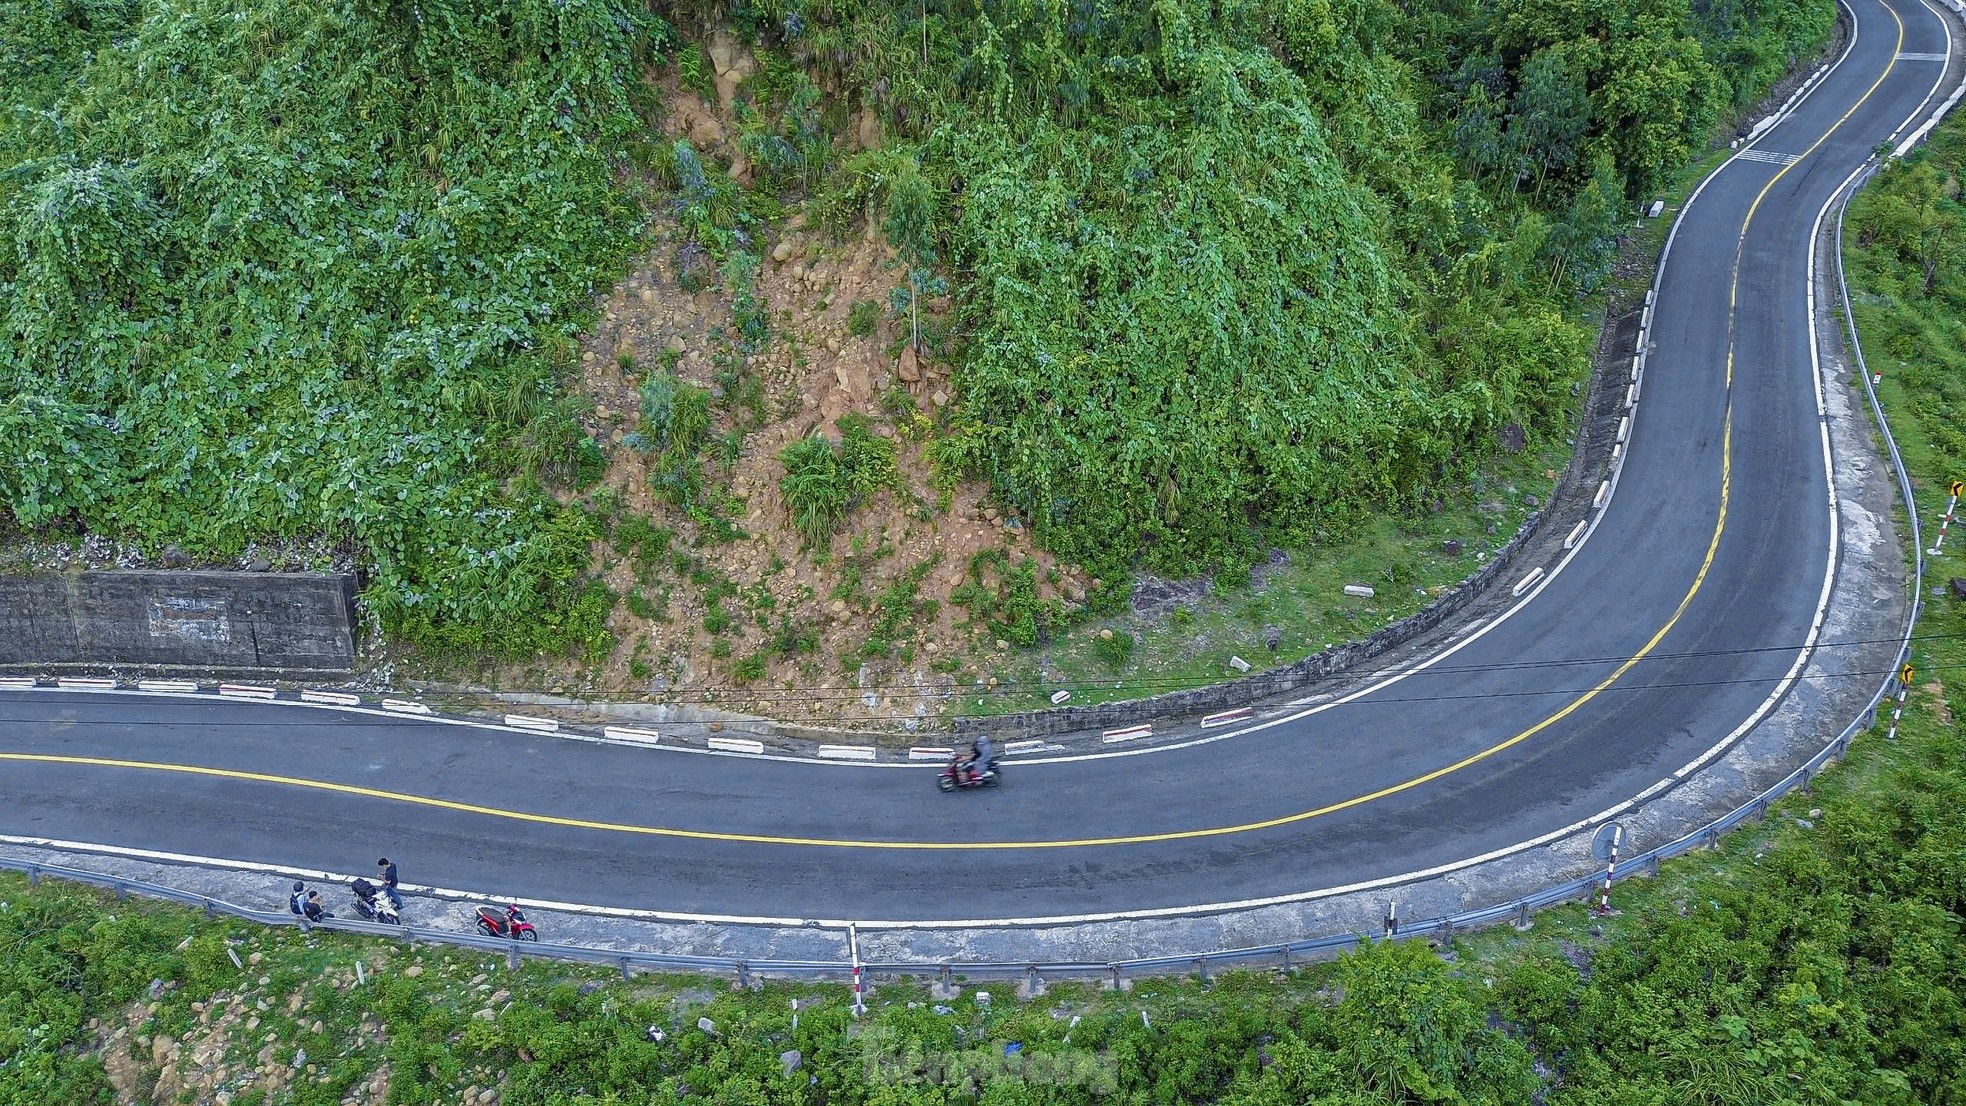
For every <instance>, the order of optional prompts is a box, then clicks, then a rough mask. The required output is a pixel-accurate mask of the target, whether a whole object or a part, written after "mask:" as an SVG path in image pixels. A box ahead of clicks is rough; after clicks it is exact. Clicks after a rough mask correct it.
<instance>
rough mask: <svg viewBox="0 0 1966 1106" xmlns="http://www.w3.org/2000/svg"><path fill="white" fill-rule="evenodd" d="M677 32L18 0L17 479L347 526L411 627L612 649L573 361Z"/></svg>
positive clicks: (497, 646) (629, 24)
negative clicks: (585, 504)
mask: <svg viewBox="0 0 1966 1106" xmlns="http://www.w3.org/2000/svg"><path fill="white" fill-rule="evenodd" d="M667 39H668V31H667V29H666V28H665V27H664V26H663V25H662V24H661V23H660V22H658V21H656V20H655V19H653V18H652V17H651V16H649V15H648V14H647V13H646V12H645V10H644V9H643V8H641V7H640V6H637V5H632V4H621V3H616V2H613V0H578V2H575V3H554V4H546V3H540V2H532V0H519V2H516V3H512V4H509V5H504V6H501V7H500V8H499V9H497V10H496V11H494V10H492V9H489V8H484V9H479V8H473V9H469V10H466V9H457V10H455V11H450V10H448V9H447V10H446V12H445V14H443V15H442V16H426V15H423V14H413V13H412V11H411V10H410V9H408V8H404V7H401V6H394V5H388V4H372V3H366V2H364V3H356V4H352V5H341V6H334V5H322V4H318V3H303V4H299V5H294V4H275V3H267V2H254V0H248V2H246V3H243V4H242V3H217V2H212V0H191V2H189V3H184V4H174V5H164V4H159V3H140V2H135V0H131V2H107V3H90V4H81V3H67V2H59V3H24V4H22V3H14V4H6V5H0V72H4V73H5V74H6V93H5V99H6V107H7V120H8V122H7V124H6V126H4V127H0V241H4V242H5V243H6V247H5V248H4V249H0V311H4V329H3V330H0V333H4V335H5V337H4V339H0V397H4V398H0V442H4V443H5V445H4V447H3V448H4V460H5V462H6V463H5V464H0V473H4V474H3V475H0V503H3V504H4V505H5V507H6V508H7V510H9V511H11V512H12V514H13V516H14V518H15V519H16V520H17V521H18V522H19V523H20V524H21V525H22V526H24V527H29V528H33V527H49V528H53V529H55V530H65V529H72V528H77V527H80V528H86V529H87V530H90V531H94V532H99V533H105V534H110V535H114V536H118V537H122V538H128V539H133V540H135V541H138V542H141V543H143V544H145V545H148V546H150V547H152V548H153V549H154V548H157V547H160V546H161V545H162V544H163V543H165V542H167V541H168V542H175V543H178V544H179V545H180V546H182V547H184V548H186V549H188V550H190V551H192V552H194V553H199V554H206V555H213V556H224V555H231V554H234V553H236V552H237V551H239V550H240V549H241V548H243V547H244V545H245V544H246V543H247V542H248V541H251V540H254V539H259V538H264V537H268V536H306V535H322V534H325V535H329V536H333V537H337V538H339V537H348V538H352V539H353V540H355V541H356V542H358V543H359V544H360V546H361V547H362V548H363V549H364V550H365V551H366V554H367V557H368V559H369V562H370V564H369V568H370V573H371V580H372V586H371V587H370V589H369V592H368V597H369V599H370V601H371V602H372V603H373V604H374V606H375V609H376V610H377V611H378V612H379V613H380V615H381V616H382V620H383V624H384V626H385V627H386V628H387V629H389V630H390V631H392V632H394V633H396V634H399V635H401V636H402V637H404V638H406V639H408V640H410V641H412V642H415V643H418V644H422V645H428V646H433V647H439V648H446V649H460V650H468V651H473V652H493V653H502V654H507V655H525V654H530V653H534V652H539V651H546V650H563V649H567V648H576V649H588V650H605V648H606V647H607V644H608V643H607V635H606V630H605V627H604V619H605V616H606V613H607V603H606V601H605V592H604V591H596V590H594V589H593V588H592V587H589V586H586V585H584V584H583V583H582V579H581V578H582V574H583V573H584V572H585V571H586V569H587V565H588V544H589V542H591V541H592V540H593V539H594V537H595V536H596V535H595V534H594V533H593V532H592V531H591V529H589V527H588V526H587V525H586V523H585V522H584V521H583V520H582V519H581V517H580V516H579V514H578V513H577V512H574V511H571V510H569V509H568V508H565V507H562V506H560V505H559V504H558V503H557V502H556V501H555V500H554V499H553V498H552V497H551V496H550V495H548V494H547V488H548V486H551V485H556V484H570V483H571V484H577V483H579V482H581V481H582V480H584V479H589V478H591V476H592V474H593V473H594V472H595V471H596V470H597V463H598V459H599V454H598V450H597V449H596V448H595V447H594V446H593V444H592V443H590V442H588V441H587V439H586V437H585V435H584V434H583V433H582V432H581V430H580V427H579V425H578V423H577V422H576V419H575V416H576V415H577V414H578V411H577V410H576V408H575V407H574V406H573V404H572V403H571V402H570V401H569V400H568V399H567V398H565V392H564V390H563V387H562V378H563V376H564V374H565V373H566V372H567V371H568V369H569V366H570V365H571V364H572V360H573V358H572V354H573V348H574V347H573V344H572V341H571V339H572V336H573V334H574V333H575V332H576V330H577V329H578V327H579V325H580V323H581V316H582V313H583V312H584V311H585V310H587V302H588V296H589V295H590V292H591V290H592V289H593V288H594V287H595V286H596V285H597V284H603V283H606V282H607V281H609V280H610V279H611V278H612V277H613V275H614V274H615V272H616V271H617V270H618V268H619V266H620V264H621V262H622V260H623V258H624V257H625V256H626V254H627V253H628V252H629V251H631V250H633V249H634V248H635V244H636V241H637V227H638V226H639V224H640V222H641V220H642V216H641V214H640V211H639V208H638V205H637V204H636V203H635V201H634V200H633V198H632V196H631V195H630V194H629V193H628V192H626V191H624V190H623V189H622V188H621V187H619V185H618V184H617V177H618V175H619V174H620V173H621V172H622V171H623V170H624V169H625V168H627V167H628V164H629V161H630V155H629V153H628V151H629V150H631V149H633V148H635V143H636V142H637V139H638V135H639V134H640V133H641V132H642V131H643V129H644V124H643V122H642V119H641V116H640V115H638V112H639V111H640V109H642V108H644V107H645V106H646V105H644V104H643V103H642V100H643V99H644V98H645V97H646V93H645V92H644V91H643V89H644V88H645V86H644V85H643V83H642V82H641V80H640V77H639V74H640V72H641V70H642V68H643V67H644V66H645V65H647V64H650V63H651V62H652V61H654V60H655V59H654V54H653V52H654V51H656V50H657V49H659V48H661V47H662V46H663V45H664V44H665V43H666V42H667Z"/></svg>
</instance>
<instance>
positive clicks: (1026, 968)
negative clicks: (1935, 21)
mask: <svg viewBox="0 0 1966 1106" xmlns="http://www.w3.org/2000/svg"><path fill="white" fill-rule="evenodd" d="M1878 167H1879V163H1878V161H1877V159H1876V158H1874V157H1873V158H1872V160H1871V161H1870V162H1869V163H1867V164H1866V166H1865V167H1864V168H1862V169H1860V170H1859V171H1858V172H1857V173H1854V174H1852V176H1851V180H1852V182H1853V183H1851V184H1848V185H1846V187H1845V188H1844V190H1843V192H1842V194H1841V195H1840V196H1838V197H1837V199H1836V201H1835V203H1836V213H1837V214H1836V228H1835V243H1836V248H1835V250H1834V251H1833V253H1832V257H1833V264H1834V265H1835V268H1836V281H1837V288H1838V290H1839V292H1840V294H1841V297H1842V302H1843V318H1844V323H1845V326H1846V328H1847V329H1848V333H1849V337H1850V345H1851V349H1852V351H1853V353H1854V355H1855V357H1856V361H1857V367H1858V370H1859V373H1860V374H1861V375H1862V377H1863V381H1864V391H1865V393H1866V394H1867V395H1868V397H1869V400H1870V408H1871V413H1872V415H1873V417H1874V418H1875V419H1876V422H1877V426H1878V428H1879V430H1880V432H1881V433H1882V434H1883V436H1884V443H1885V447H1886V449H1887V451H1888V453H1889V455H1890V458H1891V467H1892V470H1893V471H1894V472H1895V473H1896V474H1897V478H1898V492H1899V495H1900V496H1901V497H1902V498H1903V501H1904V504H1905V514H1906V517H1907V520H1908V522H1909V524H1910V528H1911V546H1912V551H1913V569H1912V593H1911V606H1910V611H1909V613H1908V615H1907V617H1906V620H1905V628H1904V634H1903V636H1902V637H1901V638H1900V640H1899V644H1898V653H1897V661H1896V662H1895V663H1893V665H1892V666H1891V667H1892V668H1893V669H1894V670H1895V669H1896V668H1897V665H1898V664H1899V663H1902V662H1903V661H1904V660H1905V659H1906V658H1907V657H1908V656H1909V655H1910V653H1911V639H1912V634H1913V631H1914V630H1915V628H1916V626H1917V623H1918V616H1919V614H1920V612H1921V609H1922V602H1921V596H1922V591H1923V587H1924V580H1925V547H1924V542H1923V540H1922V535H1921V533H1920V530H1919V524H1918V507H1917V502H1916V500H1915V499H1914V498H1913V496H1912V490H1911V477H1910V474H1908V473H1907V472H1906V471H1905V466H1904V458H1903V457H1902V455H1900V453H1899V451H1898V443H1897V440H1896V439H1895V438H1893V437H1892V435H1891V427H1890V424H1889V423H1888V422H1886V421H1885V417H1884V407H1883V404H1882V403H1881V402H1879V400H1878V397H1877V390H1876V388H1875V387H1874V386H1873V385H1872V382H1871V375H1870V370H1869V368H1868V366H1867V365H1866V364H1865V362H1864V355H1863V345H1862V343H1861V341H1860V340H1859V339H1858V335H1857V324H1856V319H1855V317H1854V316H1853V315H1852V314H1851V311H1850V290H1849V286H1848V284H1847V283H1846V282H1845V279H1844V272H1843V215H1844V210H1845V208H1846V207H1847V205H1848V203H1849V198H1850V196H1851V195H1853V194H1854V193H1855V192H1856V190H1857V189H1858V188H1860V187H1862V186H1863V184H1864V183H1865V182H1867V181H1869V180H1870V178H1871V177H1872V176H1874V175H1875V174H1876V172H1877V170H1878ZM1894 682H1895V673H1894V674H1893V675H1892V676H1887V677H1886V678H1885V679H1884V681H1883V682H1882V683H1880V684H1879V686H1878V689H1877V691H1876V692H1875V693H1873V694H1872V695H1871V698H1870V702H1869V703H1868V704H1867V705H1866V706H1865V707H1864V709H1863V711H1862V712H1860V713H1859V714H1858V716H1857V717H1856V718H1855V719H1853V720H1852V721H1851V722H1850V724H1849V725H1848V726H1845V727H1844V729H1843V732H1842V733H1840V734H1838V735H1837V736H1836V739H1835V740H1834V741H1832V742H1830V743H1829V744H1828V745H1826V746H1824V747H1823V748H1822V750H1820V751H1819V752H1817V753H1816V754H1815V755H1814V756H1812V757H1810V758H1809V760H1808V761H1807V762H1806V763H1804V764H1803V765H1802V766H1801V767H1799V768H1797V769H1796V770H1794V771H1793V772H1790V773H1789V774H1788V775H1786V776H1784V777H1782V779H1781V780H1779V781H1777V782H1776V783H1775V784H1774V785H1773V786H1771V787H1769V788H1768V789H1767V790H1765V791H1763V792H1762V793H1761V794H1760V795H1757V796H1756V797H1755V798H1753V799H1751V800H1749V801H1748V802H1746V803H1744V804H1742V805H1741V806H1739V807H1737V808H1735V809H1734V810H1732V811H1729V812H1728V813H1727V814H1724V815H1722V816H1721V817H1719V818H1717V819H1715V820H1713V821H1712V822H1709V823H1707V824H1706V825H1704V826H1701V827H1700V828H1699V829H1696V830H1694V831H1692V832H1691V833H1688V834H1686V835H1684V836H1682V837H1680V838H1679V839H1677V840H1675V841H1671V842H1669V843H1667V844H1664V845H1661V846H1659V847H1657V848H1654V849H1650V850H1648V851H1646V852H1643V853H1639V854H1637V855H1635V856H1633V857H1631V858H1629V859H1628V860H1624V861H1622V862H1621V863H1620V865H1619V866H1618V870H1617V871H1616V872H1615V873H1614V874H1612V875H1611V876H1610V879H1611V880H1612V881H1613V882H1617V881H1622V880H1625V879H1630V878H1632V877H1633V876H1637V875H1648V876H1649V875H1653V874H1656V873H1657V871H1658V867H1659V864H1660V863H1661V862H1662V861H1665V860H1670V859H1672V858H1673V857H1677V856H1681V855H1684V854H1686V853H1689V852H1692V851H1693V850H1695V849H1699V848H1706V847H1714V846H1717V845H1718V844H1719V841H1720V837H1721V835H1722V834H1724V833H1726V832H1727V831H1729V830H1731V829H1733V828H1735V827H1736V826H1739V825H1741V824H1742V823H1744V822H1748V821H1753V820H1758V819H1760V818H1761V817H1763V816H1764V815H1765V814H1766V813H1767V810H1768V808H1769V806H1770V805H1771V804H1772V803H1774V802H1775V800H1777V799H1779V798H1781V797H1782V796H1784V795H1787V794H1788V793H1789V792H1790V791H1793V790H1794V789H1795V788H1797V787H1799V786H1802V785H1803V784H1806V783H1807V782H1808V781H1809V780H1810V779H1811V778H1813V777H1814V776H1815V775H1816V774H1817V773H1819V772H1821V771H1823V770H1824V769H1825V768H1826V767H1828V766H1829V764H1830V763H1831V762H1832V761H1834V760H1836V759H1838V758H1840V757H1842V756H1843V755H1844V754H1845V753H1846V752H1848V750H1849V748H1850V742H1851V740H1852V739H1854V738H1855V737H1856V735H1857V734H1858V733H1859V732H1861V731H1863V730H1865V729H1868V728H1870V726H1871V725H1872V724H1873V723H1874V721H1875V719H1876V713H1877V708H1878V705H1879V704H1880V703H1882V702H1883V701H1884V699H1885V697H1886V696H1887V695H1889V694H1890V692H1891V687H1892V685H1893V683H1894ZM0 868H10V869H13V870H15V871H20V872H25V873H27V875H28V878H29V880H30V881H38V880H39V879H40V877H41V876H43V875H53V876H57V877H60V878H62V879H69V880H74V881H77V882H81V883H89V884H94V885H96V886H99V887H107V888H110V889H112V890H114V891H115V892H116V894H117V896H118V897H119V898H120V897H122V896H124V895H126V894H129V893H131V892H135V893H137V894H140V895H144V896H146V897H149V898H157V899H165V900H168V901H171V902H177V903H181V904H184V905H187V906H193V907H198V908H200V909H202V910H203V911H204V912H205V913H206V914H208V915H218V914H225V915H229V916H231V917H236V918H241V919H244V920H247V921H252V922H258V923H260V924H262V925H273V926H298V927H299V928H301V929H302V930H309V931H311V930H314V929H324V930H329V931H332V932H344V933H361V934H366V935H368V936H374V937H399V938H402V939H404V940H407V941H409V942H411V943H412V944H414V943H416V942H419V941H420V942H424V943H426V944H443V945H452V946H457V947H462V948H473V949H479V950H483V951H487V952H500V953H503V954H504V955H505V957H506V961H507V963H508V965H510V966H512V967H515V968H516V967H517V966H518V964H519V961H520V958H521V957H523V956H533V957H544V958H550V959H555V960H567V961H577V962H584V963H593V964H607V965H610V966H613V967H616V968H618V969H619V970H620V971H621V972H622V974H623V975H624V976H625V975H627V974H629V973H630V972H631V971H633V970H634V969H637V968H640V969H645V970H656V971H661V970H669V971H689V972H708V973H719V974H724V973H734V974H735V975H736V977H737V979H738V981H739V982H740V983H744V982H747V981H748V979H749V977H750V976H752V975H774V976H804V977H835V976H837V977H841V978H846V977H849V976H850V975H851V974H852V972H853V971H854V969H855V967H856V965H855V963H854V962H853V961H848V960H837V961H825V960H770V959H759V960H744V959H737V958H733V957H722V956H697V955H687V954H665V953H647V952H624V951H621V950H617V949H603V948H594V947H591V946H586V945H562V944H553V943H550V942H539V943H533V942H518V941H513V940H510V939H507V938H502V937H486V936H484V935H483V934H480V933H460V932H455V931H450V930H436V929H428V928H425V927H422V926H414V925H407V924H405V925H385V924H380V923H375V922H364V921H359V920H356V919H342V918H333V919H324V920H322V921H319V922H308V921H305V920H303V919H301V918H300V917H298V916H296V915H294V914H290V913H286V912H280V911H263V910H253V909H251V908H249V907H243V906H238V905H235V904H232V903H227V902H224V901H222V900H219V899H214V898H212V897H210V896H206V895H200V894H195V893H193V892H190V891H184V890H180V889H178V888H175V887H167V886H164V885H162V884H156V883H146V882H144V881H141V880H132V879H123V878H120V877H116V876H107V875H103V874H101V873H97V872H89V871H85V870H82V869H78V868H67V867H62V866H59V865H51V864H36V863H30V862H27V861H23V860H16V859H13V858H10V857H4V856H0ZM1605 878H1606V877H1605V875H1603V874H1601V873H1598V872H1595V871H1593V872H1590V873H1587V874H1585V875H1582V876H1578V877H1576V878H1574V879H1569V880H1565V881H1563V882H1561V883H1557V884H1555V885H1553V886H1550V887H1546V888H1544V889H1543V890H1541V891H1538V892H1535V893H1533V894H1529V895H1524V896H1521V897H1519V898H1515V899H1511V900H1509V901H1508V902H1504V903H1498V904H1496V905H1494V906H1488V907H1482V908H1480V909H1476V910H1468V911H1462V912H1460V913H1456V914H1450V915H1446V916H1444V917H1439V918H1432V919H1428V920H1425V921H1420V922H1412V923H1407V924H1404V925H1400V926H1398V927H1397V928H1396V929H1395V930H1394V932H1392V933H1390V934H1388V935H1387V936H1388V937H1390V938H1392V939H1395V940H1398V939H1410V938H1423V939H1438V940H1445V939H1448V938H1451V937H1452V936H1453V935H1454V934H1456V933H1458V932H1461V931H1465V930H1472V929H1479V928H1482V927H1486V926H1491V925H1497V924H1501V923H1505V922H1512V921H1513V922H1526V921H1527V920H1528V919H1529V917H1530V915H1531V914H1533V913H1534V912H1535V911H1537V910H1540V909H1544V908H1547V907H1550V906H1555V905H1557V904H1560V903H1565V902H1571V901H1576V900H1578V899H1582V898H1587V897H1588V896H1589V894H1590V893H1591V892H1592V891H1593V890H1595V889H1596V888H1598V887H1599V886H1601V884H1602V882H1603V880H1604V879H1605ZM1369 939H1370V938H1368V937H1367V936H1365V935H1364V934H1360V933H1338V934H1330V935H1327V936H1323V937H1312V938H1307V939H1305V940H1301V941H1290V942H1284V943H1281V944H1269V945H1255V946H1249V947H1245V948H1236V949H1224V950H1218V951H1214V952H1206V953H1183V954H1175V955H1170V956H1149V957H1136V958H1131V959H1124V960H1111V961H1089V960H1079V961H1046V962H1028V961H1027V962H1004V961H998V962H968V963H958V962H938V961H912V962H911V961H865V962H861V963H859V964H858V967H859V968H860V969H861V970H862V971H864V972H869V973H878V974H882V975H906V976H928V975H936V974H940V975H942V976H943V977H945V978H946V977H947V976H949V975H951V974H954V973H961V974H962V975H964V976H969V977H986V978H1019V977H1023V978H1032V979H1036V978H1042V977H1108V978H1111V979H1113V980H1115V981H1117V980H1118V979H1120V978H1121V977H1123V976H1132V975H1154V974H1166V973H1172V972H1188V971H1194V972H1196V973H1198V974H1200V975H1201V976H1203V977H1204V978H1205V977H1206V976H1207V975H1208V973H1209V972H1210V970H1222V969H1227V968H1236V967H1249V966H1263V967H1268V966H1281V967H1285V968H1288V967H1289V966H1290V965H1291V963H1292V962H1293V961H1294V960H1301V959H1307V958H1315V957H1317V956H1318V955H1320V954H1329V953H1333V952H1338V951H1342V950H1345V949H1349V948H1353V947H1355V946H1356V945H1358V944H1359V943H1360V942H1362V941H1366V940H1369Z"/></svg>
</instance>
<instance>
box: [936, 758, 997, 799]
mask: <svg viewBox="0 0 1966 1106" xmlns="http://www.w3.org/2000/svg"><path fill="white" fill-rule="evenodd" d="M974 759H975V758H973V757H970V756H968V755H966V754H963V753H957V754H955V755H954V756H952V757H950V758H949V767H947V768H944V769H943V770H942V775H941V776H940V777H938V778H937V779H936V781H935V785H936V786H937V787H939V788H941V789H942V790H944V791H954V790H955V789H956V788H958V787H995V786H997V785H998V784H1000V783H1002V782H1003V768H1002V766H1001V765H999V764H998V763H997V759H996V758H995V757H991V758H990V763H988V764H986V765H984V766H983V770H982V771H981V772H976V771H972V768H973V764H972V761H973V760H974Z"/></svg>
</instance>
